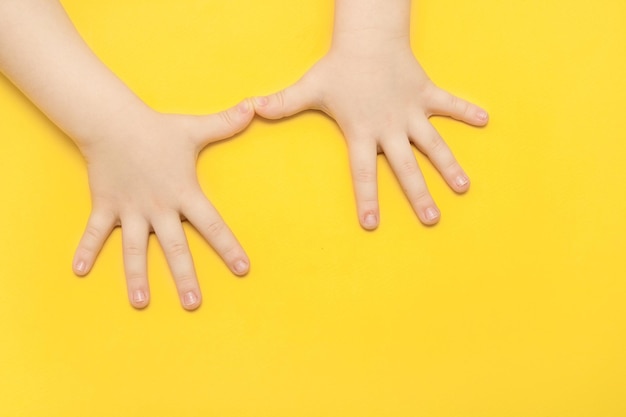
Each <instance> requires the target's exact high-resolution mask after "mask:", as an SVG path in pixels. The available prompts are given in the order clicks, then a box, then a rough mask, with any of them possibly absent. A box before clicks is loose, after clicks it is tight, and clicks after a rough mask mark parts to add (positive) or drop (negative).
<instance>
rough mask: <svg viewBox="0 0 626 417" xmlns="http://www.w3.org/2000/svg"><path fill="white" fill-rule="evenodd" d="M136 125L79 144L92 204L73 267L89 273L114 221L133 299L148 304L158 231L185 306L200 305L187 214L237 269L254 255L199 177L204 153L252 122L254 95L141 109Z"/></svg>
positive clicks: (239, 272)
mask: <svg viewBox="0 0 626 417" xmlns="http://www.w3.org/2000/svg"><path fill="white" fill-rule="evenodd" d="M134 116H135V117H134V118H133V120H134V121H135V123H133V124H132V126H127V125H125V126H124V127H119V128H117V129H113V131H114V132H115V133H114V135H113V136H108V137H107V138H106V140H104V139H103V140H94V141H90V142H89V143H88V144H85V143H80V142H79V146H80V147H81V151H82V152H83V154H84V156H85V159H86V160H87V164H88V171H89V184H90V188H91V196H92V202H93V209H92V213H91V216H90V218H89V221H88V223H87V227H86V229H85V233H84V235H83V237H82V239H81V241H80V243H79V245H78V249H77V250H76V255H75V257H74V262H73V269H74V272H75V273H76V274H78V275H86V274H87V273H88V272H89V271H90V270H91V268H92V266H93V264H94V262H95V259H96V257H97V255H98V253H99V251H100V249H101V248H102V246H103V244H104V242H105V241H106V240H107V238H108V236H109V234H110V233H111V231H112V229H113V228H114V227H115V226H121V227H122V240H123V252H124V269H125V273H126V281H127V286H128V297H129V299H130V302H131V304H132V305H133V306H134V307H137V308H143V307H145V306H147V305H148V302H149V299H150V291H149V287H148V277H147V270H146V252H147V246H148V236H149V233H150V232H154V233H155V234H156V235H157V237H158V240H159V242H160V244H161V246H162V248H163V251H164V253H165V256H166V258H167V262H168V264H169V267H170V270H171V273H172V275H173V277H174V280H175V282H176V287H177V289H178V294H179V297H180V301H181V304H182V306H183V307H184V308H185V309H187V310H193V309H196V308H197V307H199V306H200V303H201V299H202V296H201V293H200V287H199V285H198V280H197V278H196V272H195V269H194V265H193V260H192V257H191V253H190V251H189V246H188V244H187V239H186V237H185V233H184V230H183V228H182V225H181V221H183V220H184V219H187V220H188V221H189V222H190V223H191V224H192V225H193V226H194V227H195V228H196V229H197V230H198V232H200V234H201V235H202V236H203V237H204V238H205V239H206V240H207V242H208V243H209V244H210V245H211V246H212V247H213V249H215V251H216V252H217V253H218V254H219V255H220V256H221V257H222V259H223V260H224V262H225V263H226V265H228V267H229V268H230V270H231V271H232V272H233V273H234V274H236V275H244V274H246V273H247V272H248V269H249V260H248V257H247V256H246V254H245V252H244V250H243V248H242V247H241V245H240V244H239V242H238V241H237V239H236V238H235V236H234V235H233V233H232V232H231V230H230V229H229V228H228V226H227V225H226V224H225V223H224V221H223V220H222V218H221V217H220V215H219V214H218V212H217V210H216V209H215V208H214V207H213V205H212V204H211V202H210V201H209V200H208V199H207V198H206V197H205V195H204V194H203V192H202V190H201V188H200V185H199V183H198V180H197V176H196V160H197V157H198V153H199V151H200V150H201V149H202V148H204V147H205V146H206V145H208V144H209V143H211V142H215V141H218V140H220V139H224V138H227V137H230V136H232V135H234V134H235V133H237V132H239V131H241V130H243V129H244V128H245V127H246V126H247V125H248V124H249V123H250V121H251V120H252V118H253V116H254V111H253V110H252V105H251V104H250V103H249V102H248V101H244V102H242V103H240V104H239V105H238V106H237V107H233V108H231V109H229V110H226V111H223V112H221V113H218V114H213V115H208V116H183V115H165V114H159V113H156V112H154V111H152V110H149V109H147V108H145V107H144V108H142V109H141V110H140V111H139V112H138V114H136V115H134Z"/></svg>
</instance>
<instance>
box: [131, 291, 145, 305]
mask: <svg viewBox="0 0 626 417" xmlns="http://www.w3.org/2000/svg"><path fill="white" fill-rule="evenodd" d="M146 298H147V297H146V293H145V292H144V291H143V290H135V291H133V303H135V304H141V303H143V302H145V301H146Z"/></svg>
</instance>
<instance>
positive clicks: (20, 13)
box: [0, 0, 147, 146]
mask: <svg viewBox="0 0 626 417" xmlns="http://www.w3.org/2000/svg"><path fill="white" fill-rule="evenodd" d="M0 70H2V72H3V73H4V74H5V75H6V76H7V77H8V78H9V79H11V81H13V82H14V83H15V84H16V85H17V86H18V87H19V88H20V89H21V90H22V91H23V92H24V93H25V94H26V95H27V96H28V97H29V98H30V99H31V100H32V101H33V102H34V103H35V104H36V105H37V106H38V107H39V108H40V109H41V110H42V111H43V112H44V113H45V114H46V115H47V116H48V117H50V119H52V120H53V121H54V122H55V123H56V124H57V125H58V126H59V127H61V128H62V129H63V130H64V131H65V132H66V133H67V134H68V135H70V136H71V137H72V138H73V139H74V140H75V141H76V142H77V143H78V145H79V146H83V145H87V144H88V143H90V142H91V141H95V140H98V139H100V138H103V137H106V136H108V135H110V134H111V133H112V131H113V130H114V129H117V128H118V126H120V125H124V124H125V123H121V122H126V121H128V122H129V123H130V122H132V119H133V118H134V117H135V116H136V115H137V114H140V113H142V112H145V111H146V109H147V107H146V106H145V105H144V104H143V103H142V102H141V100H140V99H139V98H138V97H137V96H135V94H133V93H132V91H130V90H129V89H128V88H127V87H126V86H125V85H124V83H122V82H121V81H120V80H119V79H118V78H117V77H116V76H115V75H114V74H113V73H112V72H111V71H110V70H109V69H108V68H107V67H106V66H105V65H104V64H103V63H102V62H101V61H100V60H99V59H98V58H97V57H96V55H95V54H94V53H93V52H92V51H91V50H90V48H89V47H88V46H87V44H86V43H85V42H84V41H83V40H82V38H81V37H80V35H79V34H78V32H77V31H76V29H75V28H74V25H73V24H72V22H71V21H70V19H69V18H68V16H67V14H66V13H65V10H64V9H63V7H62V6H61V4H60V3H59V2H58V1H51V0H0ZM112 120H115V121H116V122H115V123H112Z"/></svg>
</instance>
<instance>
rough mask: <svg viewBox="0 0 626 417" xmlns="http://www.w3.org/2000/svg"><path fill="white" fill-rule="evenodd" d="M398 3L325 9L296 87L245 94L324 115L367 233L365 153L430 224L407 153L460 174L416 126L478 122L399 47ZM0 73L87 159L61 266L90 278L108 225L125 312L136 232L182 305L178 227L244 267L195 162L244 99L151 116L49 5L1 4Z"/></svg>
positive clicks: (342, 1)
mask: <svg viewBox="0 0 626 417" xmlns="http://www.w3.org/2000/svg"><path fill="white" fill-rule="evenodd" d="M409 12H410V1H409V0H337V1H336V11H335V29H334V35H333V44H332V47H331V50H330V52H329V53H328V54H327V55H326V56H325V57H324V58H322V59H321V60H320V61H319V62H318V63H317V64H316V65H315V66H314V67H313V68H312V69H311V70H310V71H309V72H308V73H307V74H306V75H305V76H304V77H303V78H302V79H301V80H300V81H298V82H297V83H296V84H294V85H293V86H291V87H289V88H287V89H285V90H283V91H281V92H278V93H276V94H274V95H271V96H268V97H258V98H256V99H255V101H254V107H255V109H256V111H257V113H258V114H260V115H262V116H264V117H267V118H272V119H277V118H281V117H285V116H289V115H292V114H295V113H298V112H300V111H303V110H306V109H318V110H322V111H324V112H326V113H328V114H329V115H330V116H332V117H333V118H335V120H336V121H337V122H338V124H339V126H340V127H341V129H342V130H343V132H344V134H345V137H346V141H347V144H348V149H349V155H350V166H351V170H352V177H353V182H354V189H355V196H356V201H357V209H358V215H359V221H360V223H361V225H362V226H363V227H364V228H366V229H374V228H376V227H377V226H378V223H379V219H380V213H379V209H378V195H377V194H378V193H377V180H376V154H377V152H384V153H385V155H386V156H387V158H388V160H389V162H390V165H391V166H392V168H393V169H394V171H395V172H396V175H397V177H398V180H399V181H400V183H401V185H402V187H403V189H404V191H405V193H406V195H407V197H408V199H409V201H410V203H411V205H412V207H413V209H414V210H415V212H416V214H417V215H418V217H419V218H420V220H421V221H422V222H424V223H425V224H434V223H436V222H437V221H438V220H439V217H440V213H439V209H438V208H437V206H436V205H435V203H434V201H433V199H432V197H431V196H430V193H429V192H428V189H427V187H426V184H425V182H424V178H423V176H422V175H421V171H420V169H419V167H418V165H417V162H416V160H415V158H414V155H413V152H412V148H411V144H414V145H415V146H417V148H418V149H420V150H421V151H422V152H424V153H425V154H426V155H427V156H428V157H429V158H430V160H431V161H432V162H433V164H434V165H435V166H436V167H437V168H438V169H439V171H440V172H441V173H442V175H443V177H444V178H445V179H446V181H447V182H448V184H449V185H450V186H451V187H452V188H453V189H454V190H455V191H457V192H459V193H462V192H465V191H466V190H467V189H468V187H469V178H468V176H467V175H466V174H465V172H464V171H463V169H462V168H461V167H460V166H459V164H458V163H457V161H456V160H455V158H454V156H453V155H452V153H451V151H450V149H449V148H448V147H447V145H446V144H445V143H444V142H443V140H442V139H441V137H440V136H439V134H438V133H437V132H436V130H435V129H434V128H433V127H432V125H431V124H430V123H429V121H428V118H429V117H430V116H432V115H443V116H449V117H453V118H455V119H458V120H461V121H464V122H466V123H469V124H472V125H475V126H482V125H484V124H486V123H487V121H488V116H487V113H486V112H485V111H484V110H482V109H480V108H479V107H477V106H475V105H473V104H470V103H468V102H466V101H464V100H462V99H459V98H457V97H455V96H452V95H450V94H449V93H446V92H445V91H443V90H441V89H439V88H438V87H436V86H435V85H434V84H433V83H432V82H431V81H430V80H429V79H428V77H427V76H426V74H425V72H424V71H423V69H422V68H421V66H420V65H419V63H418V62H417V61H416V59H415V57H414V55H413V53H412V51H411V48H410V42H409V14H410V13H409ZM0 70H2V72H3V73H4V74H5V75H6V76H7V77H9V78H10V79H11V80H12V81H13V82H14V83H15V84H16V85H17V86H18V87H20V89H21V90H22V91H23V92H24V93H25V94H26V95H27V96H28V97H29V98H30V99H31V100H32V101H33V102H34V103H35V104H37V106H38V107H39V108H40V109H41V110H42V111H43V112H44V113H46V114H47V115H48V117H50V118H51V119H52V120H53V121H54V122H55V123H56V124H57V125H58V126H60V127H61V128H62V129H63V130H64V131H65V132H66V133H67V134H68V135H69V136H70V137H71V138H72V139H73V140H74V142H75V143H76V145H77V146H78V148H79V149H80V151H81V152H82V154H83V156H84V157H85V160H86V162H87V167H88V174H89V184H90V189H91V197H92V213H91V216H90V218H89V221H88V223H87V227H86V229H85V233H84V235H83V237H82V239H81V240H80V243H79V246H78V249H77V250H76V254H75V257H74V261H73V269H74V271H75V273H76V274H78V275H81V276H83V275H86V274H88V273H89V271H90V270H91V268H92V267H93V264H94V262H95V259H96V257H97V255H98V253H99V252H100V250H101V248H102V246H103V245H104V243H105V241H106V240H107V238H108V236H109V234H110V233H111V231H112V229H113V228H115V227H117V226H121V228H122V243H123V254H124V269H125V275H126V281H127V287H128V297H129V300H130V303H131V304H132V305H133V306H134V307H136V308H143V307H145V306H147V305H148V303H149V300H150V292H149V286H148V277H147V271H146V253H147V245H148V236H149V234H150V233H152V232H153V233H155V234H156V236H157V238H158V240H159V242H160V244H161V246H162V247H163V249H164V252H165V256H166V258H167V261H168V264H169V266H170V269H171V272H172V276H173V277H174V281H175V283H176V287H177V290H178V294H179V297H180V301H181V304H182V306H183V307H184V308H185V309H188V310H194V309H196V308H197V307H199V306H200V304H201V300H202V295H201V292H200V287H199V285H198V280H197V276H196V272H195V269H194V265H193V260H192V258H191V253H190V250H189V246H188V244H187V240H186V237H185V233H184V230H183V227H182V224H181V221H183V220H185V219H186V220H187V221H189V222H190V223H191V224H192V225H193V226H194V227H195V228H196V229H197V230H198V231H199V232H200V234H201V235H202V236H204V237H205V239H206V240H207V241H208V243H209V244H210V245H211V246H212V247H213V248H214V249H215V251H216V252H217V253H218V254H219V255H220V256H221V257H222V259H223V260H224V262H225V263H226V265H227V266H228V267H229V268H230V270H231V271H232V272H233V273H234V274H236V275H240V276H241V275H245V274H246V273H247V272H248V270H249V266H250V261H249V259H248V257H247V256H246V254H245V252H244V250H243V248H242V247H241V245H240V244H239V242H238V241H237V239H236V238H235V236H234V235H233V233H232V232H231V231H230V229H229V228H228V226H227V225H226V224H225V223H224V221H223V220H222V218H221V217H220V215H219V214H218V212H217V211H216V209H215V208H214V207H213V205H212V204H211V203H210V202H209V201H208V200H207V198H206V197H205V196H204V194H203V193H202V190H201V188H200V186H199V184H198V180H197V176H196V171H195V164H196V160H197V158H198V154H199V152H200V151H201V150H202V149H203V148H204V147H205V146H206V145H208V144H209V143H211V142H214V141H217V140H220V139H224V138H227V137H230V136H232V135H234V134H235V133H237V132H239V131H241V130H243V129H244V128H245V127H246V126H247V125H248V124H249V123H250V122H251V120H252V118H253V116H254V112H253V109H252V104H251V103H249V102H248V101H245V100H244V101H243V102H241V103H240V104H239V105H237V106H235V107H233V108H231V109H228V110H226V111H224V112H221V113H218V114H214V115H208V116H187V115H169V114H161V113H158V112H156V111H154V110H153V109H151V108H150V107H148V106H147V105H146V104H144V103H143V102H142V101H141V100H140V99H139V98H138V97H137V96H136V95H135V94H133V93H132V92H131V91H130V90H129V89H128V88H127V87H126V86H125V85H124V84H123V82H122V81H120V80H119V79H118V78H117V77H116V76H115V75H114V74H113V73H112V72H111V71H110V70H108V69H107V68H106V66H105V65H104V64H103V63H102V62H100V60H99V59H98V58H97V57H96V56H95V55H94V54H93V53H92V51H91V50H90V49H89V47H88V46H87V45H86V44H85V43H84V42H83V41H82V39H81V38H80V35H79V34H78V33H77V31H76V30H75V28H74V27H73V25H72V23H71V21H70V20H69V18H68V17H67V15H66V13H65V11H64V10H63V8H62V6H61V5H60V3H59V2H58V1H52V0H0Z"/></svg>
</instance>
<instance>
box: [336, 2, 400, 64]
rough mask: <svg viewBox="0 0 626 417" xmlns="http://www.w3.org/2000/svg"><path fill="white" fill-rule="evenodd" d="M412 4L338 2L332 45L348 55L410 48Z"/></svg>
mask: <svg viewBox="0 0 626 417" xmlns="http://www.w3.org/2000/svg"><path fill="white" fill-rule="evenodd" d="M410 9H411V2H410V0H336V1H335V23H334V29H333V41H332V45H333V48H334V49H340V50H343V51H346V52H355V53H359V54H360V53H369V52H384V51H386V50H388V49H390V48H392V49H393V48H405V47H410V11H411V10H410Z"/></svg>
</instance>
